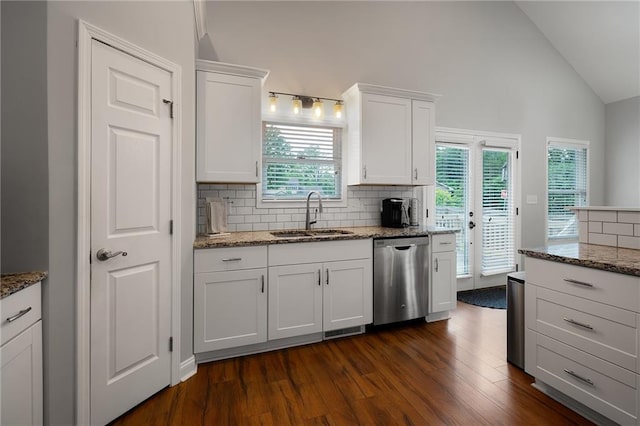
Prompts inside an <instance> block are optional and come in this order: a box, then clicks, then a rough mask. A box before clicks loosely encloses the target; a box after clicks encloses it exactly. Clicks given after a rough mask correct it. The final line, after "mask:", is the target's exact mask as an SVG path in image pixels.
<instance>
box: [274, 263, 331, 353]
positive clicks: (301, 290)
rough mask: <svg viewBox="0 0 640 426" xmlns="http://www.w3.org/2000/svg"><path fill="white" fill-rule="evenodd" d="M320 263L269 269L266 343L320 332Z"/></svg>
mask: <svg viewBox="0 0 640 426" xmlns="http://www.w3.org/2000/svg"><path fill="white" fill-rule="evenodd" d="M321 280H322V264H320V263H311V264H302V265H286V266H275V267H270V268H269V340H274V339H282V338H285V337H293V336H301V335H304V334H311V333H318V332H321V331H322V283H321Z"/></svg>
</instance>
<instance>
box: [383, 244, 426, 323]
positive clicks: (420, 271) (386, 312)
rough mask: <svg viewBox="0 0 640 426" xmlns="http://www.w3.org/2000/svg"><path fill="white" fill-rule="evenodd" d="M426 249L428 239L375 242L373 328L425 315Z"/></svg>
mask: <svg viewBox="0 0 640 426" xmlns="http://www.w3.org/2000/svg"><path fill="white" fill-rule="evenodd" d="M428 247H429V237H428V236H424V237H409V238H387V239H376V240H374V242H373V324H374V325H380V324H388V323H392V322H397V321H406V320H410V319H415V318H420V317H424V316H426V315H427V313H428V294H429V291H428V288H429V287H428V283H429V253H428V250H427V249H428Z"/></svg>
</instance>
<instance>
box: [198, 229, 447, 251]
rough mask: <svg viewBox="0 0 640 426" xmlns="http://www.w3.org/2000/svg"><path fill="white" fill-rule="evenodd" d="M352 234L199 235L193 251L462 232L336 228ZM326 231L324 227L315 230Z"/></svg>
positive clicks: (265, 233)
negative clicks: (279, 235)
mask: <svg viewBox="0 0 640 426" xmlns="http://www.w3.org/2000/svg"><path fill="white" fill-rule="evenodd" d="M336 229H340V230H342V231H348V232H350V233H349V234H339V235H326V236H314V237H311V236H310V237H293V238H283V237H274V236H273V235H271V232H277V231H280V230H277V231H276V230H273V231H252V232H231V233H229V235H224V236H219V237H209V236H207V235H199V236H198V237H197V238H196V241H195V242H194V243H193V248H195V249H203V248H216V247H241V246H257V245H263V244H287V243H307V242H317V241H336V240H361V239H366V238H394V237H420V236H425V235H434V234H450V233H454V232H458V230H457V229H449V228H437V227H430V226H428V227H417V226H415V227H408V228H383V227H381V226H359V227H354V228H336ZM314 230H316V231H322V229H321V228H319V229H314Z"/></svg>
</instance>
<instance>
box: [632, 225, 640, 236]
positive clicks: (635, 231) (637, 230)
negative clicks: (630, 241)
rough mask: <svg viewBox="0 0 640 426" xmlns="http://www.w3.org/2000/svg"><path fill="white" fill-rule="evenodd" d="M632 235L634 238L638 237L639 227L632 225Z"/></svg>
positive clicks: (639, 234) (639, 233)
mask: <svg viewBox="0 0 640 426" xmlns="http://www.w3.org/2000/svg"><path fill="white" fill-rule="evenodd" d="M633 229H634V232H633V235H635V236H636V237H640V225H633Z"/></svg>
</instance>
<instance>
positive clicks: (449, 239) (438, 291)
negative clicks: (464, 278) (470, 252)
mask: <svg viewBox="0 0 640 426" xmlns="http://www.w3.org/2000/svg"><path fill="white" fill-rule="evenodd" d="M455 241H456V240H455V234H436V235H434V236H433V238H432V241H431V292H430V295H429V313H433V312H443V311H450V310H453V309H455V308H456V288H457V285H456V251H455V250H456V244H455Z"/></svg>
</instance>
